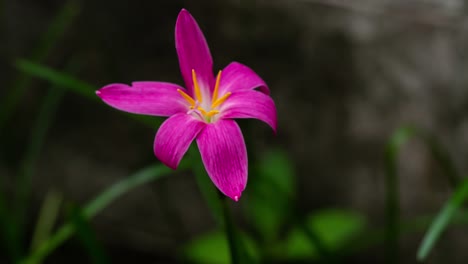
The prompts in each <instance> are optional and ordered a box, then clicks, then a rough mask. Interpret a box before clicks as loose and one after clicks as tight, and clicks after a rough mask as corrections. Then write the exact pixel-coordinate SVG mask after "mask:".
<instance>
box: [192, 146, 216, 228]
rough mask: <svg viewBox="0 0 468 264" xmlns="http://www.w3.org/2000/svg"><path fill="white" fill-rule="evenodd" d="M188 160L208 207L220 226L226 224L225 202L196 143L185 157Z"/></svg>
mask: <svg viewBox="0 0 468 264" xmlns="http://www.w3.org/2000/svg"><path fill="white" fill-rule="evenodd" d="M185 159H186V160H190V164H191V166H192V169H193V173H194V174H195V179H196V180H197V185H198V188H200V191H201V193H202V195H203V198H204V199H205V201H206V203H207V204H208V207H209V208H210V211H211V213H212V214H213V218H214V219H215V221H216V223H217V224H218V225H219V226H220V227H223V226H224V213H223V204H222V202H221V200H220V199H219V193H218V190H217V189H216V187H215V186H214V185H213V182H212V181H211V179H210V177H209V176H208V174H207V173H206V170H205V166H204V165H203V162H202V160H201V156H200V152H199V151H198V149H197V147H196V145H195V144H192V145H191V146H190V148H189V150H188V155H187V156H186V157H185Z"/></svg>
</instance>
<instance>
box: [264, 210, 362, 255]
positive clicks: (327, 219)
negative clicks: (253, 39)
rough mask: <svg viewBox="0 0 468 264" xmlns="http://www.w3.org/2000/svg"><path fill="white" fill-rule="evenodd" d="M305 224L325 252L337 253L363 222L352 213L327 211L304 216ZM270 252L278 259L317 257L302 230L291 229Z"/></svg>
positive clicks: (357, 215)
mask: <svg viewBox="0 0 468 264" xmlns="http://www.w3.org/2000/svg"><path fill="white" fill-rule="evenodd" d="M306 225H307V227H308V228H310V229H311V230H314V231H315V235H317V236H318V239H320V241H321V242H322V243H324V244H325V246H326V247H327V249H328V250H330V251H332V252H337V251H339V250H340V249H341V247H342V246H344V245H346V243H347V241H349V240H350V239H351V238H353V237H354V236H356V235H357V234H359V233H360V232H362V231H363V230H364V228H365V225H366V221H365V219H364V218H363V217H362V216H361V215H359V214H356V213H354V212H349V211H344V210H338V209H327V210H323V211H320V212H317V213H315V214H313V215H310V216H309V217H307V221H306ZM272 250H273V252H272V253H273V255H276V257H277V258H280V259H288V260H305V259H314V258H318V257H319V256H320V254H319V252H318V250H317V248H316V247H315V246H314V244H312V243H311V242H310V238H309V237H308V234H306V233H305V232H304V230H303V228H302V227H295V228H293V229H292V230H291V231H290V232H289V233H288V235H287V237H286V239H285V241H283V242H281V243H279V244H278V245H277V246H276V247H274V248H273V249H272Z"/></svg>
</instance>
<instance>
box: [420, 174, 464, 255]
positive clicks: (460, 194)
mask: <svg viewBox="0 0 468 264" xmlns="http://www.w3.org/2000/svg"><path fill="white" fill-rule="evenodd" d="M467 197H468V179H465V180H464V181H463V182H462V183H461V184H460V186H458V188H457V189H456V190H455V192H454V193H453V195H452V197H451V198H450V199H449V200H448V201H447V203H446V204H445V205H444V207H443V208H442V209H441V210H440V212H439V213H438V214H437V216H436V217H435V219H434V221H433V222H432V224H431V225H430V227H429V229H428V230H427V232H426V234H425V236H424V239H423V241H422V243H421V245H420V246H419V250H418V254H417V258H418V260H419V261H423V260H425V259H426V257H427V256H428V255H429V252H430V251H431V249H432V248H433V247H434V245H435V243H436V242H437V240H438V239H439V237H440V235H441V234H442V232H443V231H444V230H445V229H446V228H447V226H448V225H449V224H450V222H451V221H452V220H453V218H454V216H455V214H456V213H457V211H458V210H459V208H460V207H461V206H462V205H463V203H464V202H465V201H466V199H467Z"/></svg>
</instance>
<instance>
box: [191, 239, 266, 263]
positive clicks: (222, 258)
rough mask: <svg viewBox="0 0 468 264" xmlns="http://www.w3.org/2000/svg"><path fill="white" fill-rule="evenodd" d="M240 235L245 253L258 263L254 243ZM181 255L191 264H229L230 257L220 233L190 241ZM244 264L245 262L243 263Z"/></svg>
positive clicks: (225, 241) (225, 240) (256, 249)
mask: <svg viewBox="0 0 468 264" xmlns="http://www.w3.org/2000/svg"><path fill="white" fill-rule="evenodd" d="M238 234H240V235H239V237H240V240H241V241H242V244H243V245H244V246H245V248H246V250H247V253H248V254H249V255H250V256H252V258H253V260H254V261H255V262H258V261H259V257H260V255H259V253H258V248H257V246H256V245H255V243H254V241H253V240H252V239H251V238H250V237H248V236H247V235H246V234H243V233H238ZM183 255H184V258H185V259H186V260H189V261H190V262H193V263H203V264H224V263H226V264H229V263H231V261H230V260H231V257H230V252H229V245H228V241H227V238H226V235H225V234H224V233H222V232H219V231H216V232H211V233H208V234H205V235H202V236H200V237H197V238H196V239H195V240H193V241H191V242H190V243H189V244H188V245H187V246H185V248H184V249H183ZM244 263H245V262H244Z"/></svg>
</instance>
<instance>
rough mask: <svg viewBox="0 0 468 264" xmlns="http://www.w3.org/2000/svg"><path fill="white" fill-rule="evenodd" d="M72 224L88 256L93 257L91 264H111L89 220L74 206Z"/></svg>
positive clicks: (71, 214)
mask: <svg viewBox="0 0 468 264" xmlns="http://www.w3.org/2000/svg"><path fill="white" fill-rule="evenodd" d="M70 219H71V223H72V225H73V227H74V229H75V230H76V233H77V236H78V238H79V239H80V240H81V242H82V243H83V246H84V247H85V248H86V251H88V255H89V256H90V257H91V263H95V264H106V263H110V262H109V258H108V257H107V255H106V253H104V248H103V247H102V245H101V244H100V243H99V241H98V240H97V238H96V235H95V233H94V231H93V229H92V228H91V226H90V225H89V224H88V221H87V218H86V216H85V214H84V212H83V211H82V210H81V209H80V208H79V207H76V206H72V207H71V209H70Z"/></svg>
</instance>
